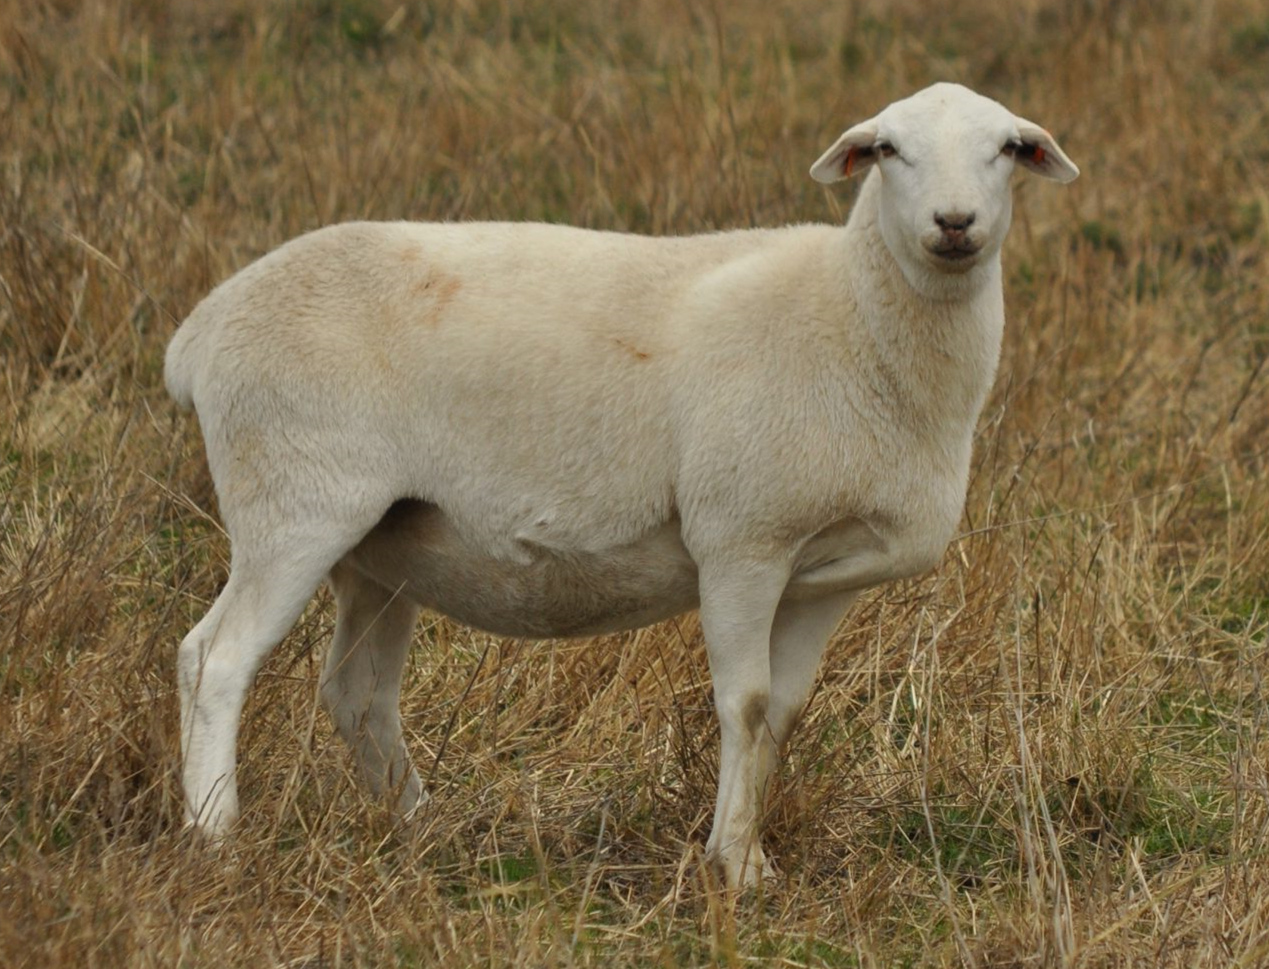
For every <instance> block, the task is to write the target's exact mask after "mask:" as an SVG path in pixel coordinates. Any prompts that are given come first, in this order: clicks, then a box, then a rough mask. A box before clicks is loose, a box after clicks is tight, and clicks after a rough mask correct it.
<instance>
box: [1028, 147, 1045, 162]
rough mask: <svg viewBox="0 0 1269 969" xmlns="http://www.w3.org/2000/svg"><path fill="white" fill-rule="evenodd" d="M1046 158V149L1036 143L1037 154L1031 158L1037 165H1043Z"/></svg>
mask: <svg viewBox="0 0 1269 969" xmlns="http://www.w3.org/2000/svg"><path fill="white" fill-rule="evenodd" d="M1044 159H1045V151H1044V149H1043V148H1041V147H1040V146H1039V145H1036V146H1035V154H1034V155H1033V156H1032V157H1031V160H1032V161H1034V162H1035V163H1036V164H1037V165H1043V164H1044Z"/></svg>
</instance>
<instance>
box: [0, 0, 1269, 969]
mask: <svg viewBox="0 0 1269 969" xmlns="http://www.w3.org/2000/svg"><path fill="white" fill-rule="evenodd" d="M939 79H948V80H956V81H961V82H964V83H967V84H969V85H971V86H973V87H975V88H977V89H979V90H981V91H983V92H984V93H988V94H991V95H992V96H994V97H997V98H998V99H1000V100H1002V101H1003V102H1005V103H1006V104H1007V105H1008V106H1009V107H1011V108H1013V109H1014V110H1015V111H1017V112H1018V113H1020V114H1025V115H1026V116H1028V117H1030V118H1032V119H1033V120H1036V121H1039V122H1040V123H1042V124H1045V125H1046V126H1048V127H1050V128H1052V129H1053V131H1054V132H1055V134H1056V135H1057V136H1058V137H1059V139H1060V140H1061V141H1062V143H1063V145H1064V147H1065V148H1066V149H1067V150H1068V152H1069V153H1070V155H1071V156H1072V157H1073V158H1074V159H1075V160H1076V161H1077V162H1078V163H1079V164H1080V166H1081V167H1082V168H1083V171H1084V175H1083V177H1082V178H1081V179H1080V180H1079V181H1077V182H1076V183H1074V184H1073V185H1071V186H1070V187H1068V188H1062V187H1059V186H1056V185H1053V184H1052V183H1047V182H1041V181H1039V180H1034V179H1025V178H1022V177H1019V178H1018V180H1017V183H1016V215H1015V224H1014V229H1013V233H1012V235H1011V237H1010V240H1009V242H1008V244H1007V247H1006V257H1005V273H1006V281H1007V301H1008V310H1009V325H1008V329H1007V334H1006V338H1005V347H1004V353H1003V358H1002V362H1001V369H1000V374H999V377H998V379H997V382H996V386H995V390H994V393H993V395H992V397H991V399H990V401H989V404H988V406H987V409H986V411H985V412H984V415H983V419H982V422H981V426H980V428H979V434H978V439H977V450H976V457H975V463H974V470H973V478H972V484H971V489H970V495H969V500H968V504H967V508H966V512H965V517H964V521H963V533H962V535H961V537H960V538H959V539H958V540H957V541H955V542H954V543H953V544H952V546H951V547H950V549H949V550H948V553H947V555H946V556H945V558H944V560H943V562H942V564H941V566H940V567H939V568H938V569H937V570H936V571H935V572H934V573H932V574H930V575H928V576H925V577H923V578H921V579H920V580H917V581H912V582H909V583H904V584H900V585H897V586H891V587H887V588H882V589H879V590H876V591H875V592H873V593H872V594H870V595H868V596H867V597H865V599H864V600H863V601H862V604H861V605H860V606H859V607H858V608H857V609H856V611H855V613H854V614H853V615H852V616H851V617H850V619H849V620H848V622H847V623H845V624H844V625H843V626H842V628H841V629H840V630H839V632H838V633H837V635H836V636H835V638H834V640H833V643H832V644H831V646H830V648H829V653H828V656H827V658H826V662H825V666H824V669H823V671H822V676H821V679H820V683H819V685H818V687H817V690H816V695H815V697H814V700H813V702H812V705H811V707H810V709H809V711H808V714H807V716H806V718H805V720H804V721H803V723H802V725H801V727H800V728H799V730H798V732H797V734H796V737H795V740H794V743H793V745H792V749H791V750H790V752H789V755H788V758H787V762H786V764H785V766H784V771H783V776H782V782H781V786H780V790H779V791H778V792H777V795H778V796H776V797H773V798H772V800H771V802H770V809H769V814H768V819H767V839H766V840H767V846H768V849H769V851H770V853H771V854H772V856H773V857H774V858H775V860H776V861H777V864H778V865H779V866H780V870H781V874H780V877H779V878H778V879H777V880H776V881H775V882H774V883H770V884H768V885H767V886H766V887H765V890H764V891H763V892H762V893H761V894H759V895H753V896H746V897H742V898H740V899H735V898H727V897H725V896H720V895H718V894H717V893H715V892H712V891H711V890H710V887H709V884H708V881H707V879H706V878H705V876H704V875H703V874H702V868H701V846H702V845H703V843H704V839H705V836H706V834H707V828H708V821H709V812H710V810H711V808H712V798H713V784H714V774H715V770H716V767H717V739H718V738H717V728H716V725H715V722H714V718H713V713H712V710H711V698H710V691H709V686H708V678H707V671H706V664H705V658H704V653H703V649H702V644H701V638H700V633H699V629H698V627H697V624H696V620H695V618H694V617H688V618H685V619H683V620H681V621H679V622H676V623H670V624H666V625H663V626H659V627H655V628H651V629H647V630H644V631H641V632H638V633H634V634H630V635H622V636H611V637H606V638H602V639H597V640H586V641H558V642H544V643H538V642H521V641H509V640H498V639H494V638H491V637H488V636H485V635H482V634H478V633H474V632H472V631H470V630H468V629H465V628H462V627H459V626H457V625H454V624H451V623H449V622H447V621H444V620H440V619H430V620H428V621H427V622H426V623H424V624H423V626H421V628H420V630H419V632H418V637H417V639H418V642H417V648H416V650H415V653H414V655H413V658H412V661H411V666H410V669H409V673H408V679H407V685H406V695H405V698H404V708H405V714H406V721H407V727H406V730H407V737H408V739H409V742H410V744H411V746H412V749H413V750H414V751H415V755H416V759H417V761H418V762H419V764H420V766H421V769H422V770H423V772H424V774H425V776H427V777H428V779H429V782H430V787H431V789H432V791H433V794H434V799H433V801H432V803H431V806H430V808H429V809H428V811H427V812H426V815H425V816H424V817H423V818H422V820H421V821H420V822H419V824H418V825H417V826H416V828H415V829H412V830H410V831H397V830H394V829H393V827H392V826H391V824H390V823H389V819H388V818H387V816H386V812H385V811H384V810H383V809H382V808H381V807H380V806H379V805H378V804H377V803H374V802H372V801H370V800H368V799H366V798H364V797H363V796H362V795H361V794H360V793H359V791H358V789H357V788H356V787H355V786H354V784H353V780H352V777H351V772H350V764H349V761H348V760H347V758H346V756H345V752H344V750H343V749H342V747H341V746H340V745H339V743H338V742H337V741H336V740H335V739H334V738H333V737H332V736H331V731H330V728H329V724H328V723H327V722H326V719H325V715H324V714H322V713H321V712H320V710H318V708H317V706H316V703H315V694H316V686H317V675H318V671H319V669H320V662H321V656H322V653H323V650H324V649H325V645H326V642H327V640H328V639H329V637H330V634H331V628H332V620H333V615H332V609H331V606H330V602H329V599H328V598H326V597H325V596H323V597H319V599H318V600H316V601H315V602H314V604H313V605H312V607H311V608H310V609H309V611H308V612H307V613H306V614H305V617H304V619H303V620H302V621H301V623H300V625H299V626H298V627H297V628H296V630H295V631H294V633H293V634H292V635H291V636H290V637H289V638H288V639H287V640H286V641H285V643H284V644H283V645H282V646H281V647H280V648H279V649H278V651H277V652H276V653H275V654H274V656H273V658H272V659H271V660H270V662H269V663H268V664H267V665H266V667H265V669H264V670H263V672H262V673H261V674H260V677H259V680H258V682H257V685H256V688H255V690H254V691H253V693H252V696H251V698H250V700H249V703H248V708H247V711H246V714H245V720H244V726H243V735H242V747H241V750H242V761H241V764H242V766H241V772H242V790H243V796H244V817H243V819H242V822H241V823H240V825H239V827H238V829H237V833H236V836H235V838H234V839H233V840H232V842H231V843H230V844H229V845H228V846H227V847H226V848H225V849H224V850H223V851H220V852H211V851H207V850H203V849H201V848H200V846H199V845H197V844H196V843H194V842H193V841H192V839H190V838H189V836H188V835H187V834H186V833H185V832H183V830H182V826H181V808H180V795H179V791H178V787H177V783H176V771H177V761H178V755H177V746H178V742H177V701H176V691H175V671H174V666H175V652H176V646H177V643H178V642H179V641H180V639H181V637H182V636H183V635H184V633H185V632H186V631H187V629H188V628H189V627H190V625H191V624H192V623H193V622H194V621H195V619H196V618H197V617H198V616H200V615H201V614H202V612H203V611H204V610H205V608H206V607H207V605H208V603H209V602H210V600H211V599H212V598H213V597H214V596H215V594H216V592H217V590H218V588H219V585H220V583H222V582H223V581H224V577H225V575H226V567H227V552H228V549H227V545H226V541H225V538H224V535H223V533H222V532H221V531H220V529H219V526H218V524H217V518H216V512H215V496H214V494H213V492H212V489H211V485H210V482H209V479H208V475H207V470H206V465H205V463H204V459H203V456H202V446H201V442H200V439H199V437H198V432H197V426H196V422H195V421H194V420H193V419H192V418H191V417H190V416H189V415H184V414H181V413H179V412H178V411H177V409H176V407H175V406H174V405H173V404H172V403H171V402H170V401H169V400H168V398H167V396H166V394H165V392H164V390H163V388H162V381H161V364H162V354H163V349H164V346H165V344H166V341H167V339H168V338H169V336H170V335H171V333H172V332H173V330H174V328H175V326H176V323H177V321H178V320H179V319H180V318H181V317H183V316H184V314H185V313H187V312H188V311H189V310H190V308H191V307H192V306H193V305H194V303H195V302H196V301H197V300H198V299H199V298H200V297H201V296H202V295H203V294H205V293H206V292H207V291H208V290H209V289H210V287H211V286H213V285H214V284H215V283H216V282H217V281H219V280H221V279H222V278H224V277H225V276H227V275H228V274H230V273H231V272H232V271H234V270H235V269H236V268H238V267H240V266H242V265H244V264H246V263H247V262H249V261H250V260H251V259H253V258H255V257H256V256H258V255H260V254H262V253H264V252H266V251H267V250H269V249H270V248H272V247H274V246H276V245H277V244H279V243H281V242H282V241H284V240H286V239H287V238H289V237H291V236H293V235H295V234H297V233H300V232H302V231H305V230H308V229H311V228H314V227H317V226H320V225H324V224H327V223H330V222H334V221H339V220H343V219H350V218H377V219H378V218H383V219H395V218H410V219H482V218H498V219H539V220H548V221H559V222H569V223H574V224H578V225H585V226H593V227H604V228H616V229H623V230H631V231H637V232H647V233H687V232H696V231H702V230H709V229H716V228H728V227H737V226H752V225H778V224H782V223H786V222H794V221H812V220H825V221H837V220H840V219H841V218H842V217H843V213H844V212H845V211H846V210H847V209H848V208H849V204H850V198H851V195H852V193H853V192H854V191H855V189H856V186H854V185H849V186H844V187H842V188H840V189H838V190H836V191H834V192H829V191H826V190H824V189H823V188H822V187H820V186H818V185H816V184H815V183H813V182H812V181H811V180H810V179H809V177H808V176H807V174H806V170H807V168H808V166H809V165H810V163H811V162H812V161H813V160H814V159H815V158H816V157H817V156H818V155H819V154H820V152H821V151H822V150H823V149H824V148H825V147H826V146H827V145H828V144H829V142H830V141H831V140H832V138H834V137H835V136H836V135H837V134H838V133H839V132H840V131H841V130H842V129H843V128H845V127H847V126H848V124H850V123H853V122H854V121H858V120H861V119H862V118H865V117H868V116H870V115H871V114H872V113H873V112H875V111H876V110H877V109H879V108H880V107H882V106H883V105H885V104H887V103H888V102H890V101H892V100H894V99H895V98H897V97H899V96H902V95H906V94H908V93H911V92H912V91H914V90H916V89H917V88H919V87H923V86H925V85H926V84H927V83H930V82H932V81H934V80H939ZM1267 119H1269V11H1267V10H1266V8H1265V6H1264V4H1263V3H1262V2H1260V0H1175V2H1172V0H1168V2H1160V3H1154V2H1146V0H1081V2H1078V3H1067V2H1065V0H1014V2H1010V3H1000V2H997V0H961V2H959V3H955V4H933V3H929V4H927V3H920V2H917V0H898V2H892V3H888V2H885V0H841V2H833V3H828V2H824V3H816V2H811V0H729V2H723V0H704V2H700V3H697V2H693V0H618V2H612V3H586V2H581V0H571V2H558V3H552V2H549V0H453V2H450V3H445V2H440V0H427V2H424V0H415V2H410V3H398V2H396V0H384V2H382V3H380V2H378V0H317V2H313V3H301V2H284V0H228V2H226V3H221V4H205V5H204V4H200V3H198V2H196V0H185V2H176V3H173V4H168V3H164V2H162V0H133V2H127V0H124V2H119V3H109V2H105V0H82V2H81V0H0V965H3V966H6V967H20V966H31V967H63V966H65V967H72V966H73V967H112V966H155V967H158V966H163V967H167V966H181V967H202V966H207V967H212V966H215V967H221V966H242V967H260V966H292V967H305V969H317V967H323V969H325V967H331V969H334V967H352V966H375V967H378V966H403V967H414V966H444V967H457V966H471V965H481V966H502V965H516V966H535V967H536V966H574V965H576V966H602V967H615V966H626V965H630V966H695V965H715V964H716V965H723V966H741V965H774V966H832V967H845V966H851V967H856V966H857V967H882V966H885V967H890V966H979V967H988V966H997V967H999V966H1010V967H1024V966H1149V967H1155V966H1184V967H1187V969H1199V967H1230V966H1245V967H1251V966H1260V965H1264V964H1266V962H1269V856H1267V852H1269V802H1267V798H1269V780H1267V774H1266V771H1267V769H1269V722H1267V720H1266V715H1267V712H1269V710H1267V707H1266V696H1265V690H1266V685H1265V684H1264V682H1263V679H1264V674H1265V672H1266V670H1267V669H1269V667H1267V666H1266V659H1267V656H1266V654H1267V652H1269V486H1267V485H1266V484H1265V482H1264V478H1265V476H1266V474H1267V473H1269V372H1267V371H1269V366H1267V365H1266V359H1267V358H1269V179H1266V175H1265V172H1266V170H1267V168H1269V124H1267V123H1266V122H1267Z"/></svg>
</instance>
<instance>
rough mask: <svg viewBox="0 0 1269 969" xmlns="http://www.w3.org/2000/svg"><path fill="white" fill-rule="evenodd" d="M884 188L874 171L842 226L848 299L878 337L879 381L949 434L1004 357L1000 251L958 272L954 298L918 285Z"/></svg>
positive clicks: (971, 414) (978, 404)
mask: <svg viewBox="0 0 1269 969" xmlns="http://www.w3.org/2000/svg"><path fill="white" fill-rule="evenodd" d="M880 198H881V185H880V176H879V175H878V174H877V173H873V174H871V175H870V177H869V178H868V179H867V180H866V182H865V183H864V186H863V189H862V190H861V192H860V196H859V200H858V202H857V203H856V205H855V207H854V209H853V211H852V212H851V216H850V219H849V220H848V222H847V227H846V232H845V233H844V240H845V247H846V253H845V260H846V262H845V265H846V266H848V267H849V271H848V272H847V273H845V274H844V278H845V280H846V283H847V285H848V287H849V289H850V294H849V297H848V301H849V302H850V303H853V304H854V309H855V312H856V314H857V316H856V318H857V319H858V320H859V321H860V323H861V324H862V332H859V333H858V336H859V337H860V338H862V339H864V340H866V341H868V342H869V343H871V345H872V350H873V353H872V354H870V355H867V356H866V357H865V359H871V361H872V373H871V378H872V379H871V383H872V384H873V388H872V389H873V391H874V392H875V393H876V394H877V395H878V396H879V398H880V399H881V400H884V401H885V402H886V406H887V409H888V410H890V411H891V412H892V413H894V415H895V417H896V419H898V420H900V421H901V422H902V423H903V424H905V425H907V426H908V427H910V428H912V429H913V430H917V431H920V430H925V431H928V433H929V434H930V436H931V437H932V438H933V439H935V440H940V439H941V440H947V439H949V438H948V432H949V431H950V430H953V429H957V428H959V429H961V430H962V431H963V433H964V434H966V435H968V434H970V433H972V431H973V426H974V424H975V423H976V421H977V419H978V414H979V412H980V411H981V410H982V406H983V403H984V401H985V400H986V396H987V393H988V391H989V390H990V389H991V384H992V381H993V379H994V377H995V373H996V366H997V364H998V362H999V359H1000V343H1001V336H1002V332H1003V327H1004V296H1003V292H1002V288H1001V268H1000V254H999V252H995V253H992V254H990V255H989V256H988V257H987V258H986V259H985V260H984V261H983V262H982V263H981V264H980V265H978V266H977V267H975V268H974V269H973V270H971V271H970V272H969V273H967V274H966V275H965V277H961V278H960V279H959V280H957V286H956V289H957V292H956V294H955V296H954V298H951V299H947V298H941V297H943V296H944V295H945V293H944V292H940V293H939V297H940V298H934V297H931V296H929V295H927V294H926V293H924V292H922V291H921V290H919V289H917V288H915V287H914V286H913V285H912V283H911V282H910V280H909V277H908V275H906V274H905V273H904V271H903V268H902V267H901V266H900V264H899V261H898V260H897V259H896V257H895V256H894V254H893V253H892V252H891V251H890V249H889V247H888V246H887V245H886V243H885V241H884V239H883V238H882V234H881V226H880V220H879V205H880ZM923 271H924V272H926V273H928V274H929V275H930V276H933V275H934V274H933V271H932V270H923ZM962 280H963V282H962ZM931 282H932V283H934V284H937V283H938V282H939V281H938V280H937V279H932V280H931ZM930 288H931V289H935V290H938V286H937V285H932V286H931V287H930ZM952 439H955V435H953V437H952Z"/></svg>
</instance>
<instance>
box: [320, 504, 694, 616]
mask: <svg viewBox="0 0 1269 969" xmlns="http://www.w3.org/2000/svg"><path fill="white" fill-rule="evenodd" d="M516 546H517V550H518V552H519V553H520V554H518V555H516V556H515V557H514V558H509V557H506V556H499V555H495V554H492V553H491V552H490V550H489V549H487V548H485V547H482V546H481V545H479V544H477V543H476V542H474V541H472V540H471V539H470V537H469V536H467V535H465V534H464V533H463V531H462V530H461V529H460V527H459V526H458V525H457V523H456V522H455V521H454V520H453V519H452V518H450V517H449V516H447V515H446V514H445V513H444V512H443V511H442V510H441V509H440V508H438V507H437V506H436V505H432V504H428V503H426V502H420V501H402V502H397V503H396V504H395V505H393V506H392V508H391V509H390V510H389V511H388V513H387V514H386V515H385V516H384V517H383V519H382V520H381V521H380V522H379V524H378V525H376V526H375V528H374V529H373V530H371V532H370V533H369V534H368V535H367V536H366V537H365V538H364V539H362V541H361V542H360V544H358V545H357V546H356V548H354V549H353V550H352V551H351V552H349V553H348V555H347V557H346V558H345V563H346V564H348V565H351V566H352V567H353V568H355V569H356V570H357V571H359V572H360V573H362V574H363V575H365V576H367V577H369V578H371V579H373V580H374V581H375V582H378V583H379V584H380V585H382V586H384V587H385V588H388V589H394V590H398V589H399V590H400V593H401V595H404V596H407V597H408V598H410V599H412V600H413V601H415V602H417V603H418V604H419V605H421V606H424V607H425V608H428V609H432V610H435V611H436V612H440V613H443V614H445V615H447V616H450V617H452V618H454V619H457V620H459V621H460V622H463V623H466V624H467V625H470V626H475V627H476V628H478V629H483V630H486V631H487V632H491V633H495V634H497V635H501V636H525V637H532V638H548V637H561V636H593V635H598V634H602V633H610V632H618V631H620V630H625V629H637V628H639V627H641V626H646V625H649V624H650V623H654V622H659V621H661V620H663V619H668V618H670V617H672V616H676V615H679V614H680V613H683V612H687V611H689V610H691V609H695V608H696V607H697V605H698V592H697V573H696V566H695V564H694V563H693V562H692V560H691V558H690V557H689V556H688V553H687V550H686V549H685V548H684V546H683V542H682V539H681V537H680V534H679V523H678V522H677V520H675V521H669V522H665V523H663V524H662V525H660V526H659V527H657V528H654V529H653V530H651V531H649V532H648V533H646V534H645V535H644V536H642V537H641V538H640V539H639V540H637V541H635V542H633V543H631V544H628V545H622V546H618V547H614V548H610V549H604V550H602V551H599V552H593V551H582V552H578V551H569V550H561V549H557V548H549V547H547V546H545V545H540V544H537V543H533V542H529V541H525V540H519V541H517V542H516Z"/></svg>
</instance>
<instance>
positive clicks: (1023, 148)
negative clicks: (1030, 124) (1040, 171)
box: [1000, 139, 1044, 163]
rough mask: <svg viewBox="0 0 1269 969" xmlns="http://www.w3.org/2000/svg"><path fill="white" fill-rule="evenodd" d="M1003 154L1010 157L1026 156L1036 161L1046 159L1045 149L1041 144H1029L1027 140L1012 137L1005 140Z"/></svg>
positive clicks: (1001, 151) (1001, 150)
mask: <svg viewBox="0 0 1269 969" xmlns="http://www.w3.org/2000/svg"><path fill="white" fill-rule="evenodd" d="M1000 153H1001V154H1002V155H1007V156H1008V157H1010V158H1015V159H1017V158H1026V159H1028V160H1030V161H1034V162H1037V163H1038V162H1042V161H1044V149H1043V148H1041V147H1040V146H1039V145H1029V144H1027V143H1026V142H1025V141H1018V140H1016V139H1010V140H1009V141H1006V142H1005V146H1004V147H1003V148H1001V149H1000Z"/></svg>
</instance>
